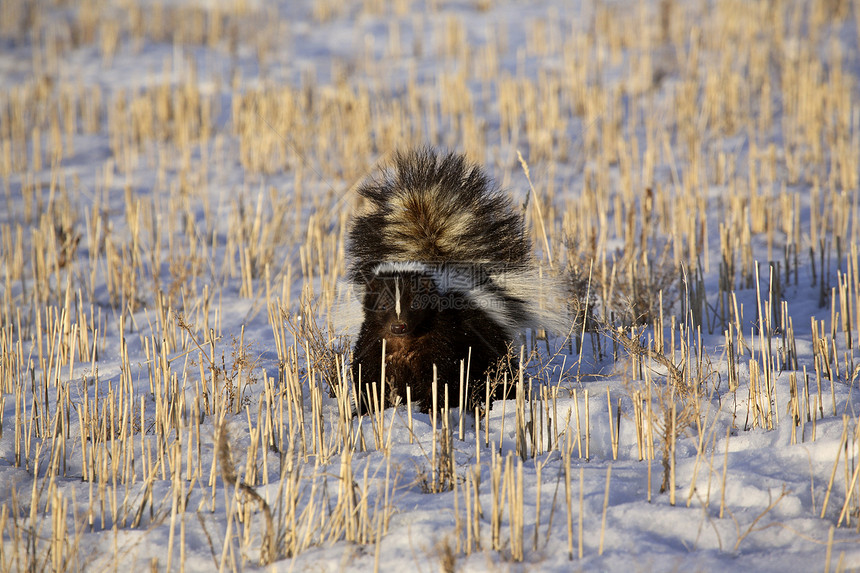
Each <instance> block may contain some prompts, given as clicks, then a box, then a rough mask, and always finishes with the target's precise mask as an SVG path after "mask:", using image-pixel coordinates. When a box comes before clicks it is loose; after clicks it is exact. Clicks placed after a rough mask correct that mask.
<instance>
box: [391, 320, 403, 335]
mask: <svg viewBox="0 0 860 573" xmlns="http://www.w3.org/2000/svg"><path fill="white" fill-rule="evenodd" d="M391 334H406V323H405V322H394V323H392V324H391Z"/></svg>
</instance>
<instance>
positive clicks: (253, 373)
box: [0, 0, 860, 572]
mask: <svg viewBox="0 0 860 573" xmlns="http://www.w3.org/2000/svg"><path fill="white" fill-rule="evenodd" d="M858 33H860V3H858V2H832V1H827V0H814V1H811V2H807V1H800V0H798V1H785V2H766V1H752V2H744V1H741V0H713V1H705V0H702V1H682V0H675V1H673V0H662V1H659V2H658V1H656V0H642V1H640V2H621V1H615V0H611V1H610V0H606V1H595V2H586V1H581V2H580V1H578V0H572V1H557V0H546V1H538V2H530V3H523V2H513V1H508V0H501V1H499V2H491V1H482V0H462V1H447V0H427V1H426V2H425V1H419V0H411V1H410V0H392V1H384V0H365V1H363V2H334V1H329V0H325V1H322V2H309V1H308V2H304V1H302V2H289V1H283V2H262V1H259V2H258V1H255V0H198V1H196V2H187V3H186V2H179V1H171V0H168V1H166V2H154V1H150V0H138V1H137V2H134V0H75V1H71V2H63V3H53V2H30V1H28V0H4V1H3V2H2V3H0V80H2V81H0V179H2V186H3V194H4V195H3V198H2V201H4V206H3V208H0V277H2V280H0V326H1V327H2V330H0V349H2V359H0V384H2V388H0V390H2V398H0V400H2V401H0V414H2V419H0V476H2V477H0V501H2V510H0V530H2V539H3V542H2V545H0V571H6V570H16V571H17V570H23V569H28V570H46V569H53V570H69V571H78V570H92V571H107V570H111V571H118V570H123V569H125V570H140V569H143V568H146V567H151V568H152V569H153V570H165V569H171V570H181V571H212V570H216V569H217V570H239V569H249V570H255V569H266V570H284V571H288V570H289V571H291V570H296V571H300V570H314V571H337V570H349V571H352V570H381V571H405V570H410V569H415V570H418V571H433V570H445V571H455V570H456V571H460V570H463V571H478V570H479V571H483V570H541V571H544V570H546V571H569V570H579V569H581V570H618V571H640V570H641V571H667V570H739V569H743V570H753V571H780V572H784V571H815V570H819V571H836V570H856V569H860V533H858V532H860V484H858V479H860V478H858V474H860V425H858V415H860V412H858V408H860V396H858V392H857V391H855V390H854V386H856V385H857V384H858V382H860V363H858V362H857V349H856V348H854V347H855V346H857V344H858V342H857V341H858V336H860V273H858V271H860V250H858V247H860V224H859V223H858V218H860V199H858V195H860V194H858V186H860V184H858V178H860V106H858V101H860V98H858V95H860V94H858V89H860V84H858V77H860V51H858V50H859V49H860V44H858ZM425 144H431V145H435V146H439V147H442V148H449V149H452V150H455V151H458V152H463V153H466V154H467V155H468V156H469V157H470V158H471V159H473V160H475V161H478V162H480V163H481V164H483V165H484V166H485V167H486V170H487V172H488V173H489V174H490V175H491V176H492V177H493V178H494V180H495V181H496V182H497V183H498V184H499V185H500V186H501V187H503V188H504V189H506V190H508V191H509V192H510V193H511V194H512V196H513V198H514V203H515V204H516V205H520V204H523V203H524V202H525V200H526V196H527V194H529V189H530V185H532V186H533V189H534V191H533V192H531V194H530V197H529V204H528V212H527V222H528V224H529V227H530V231H531V234H532V236H533V239H534V243H535V251H536V253H537V254H538V258H539V260H540V261H541V265H542V267H543V268H545V269H546V272H548V273H555V274H557V275H560V276H563V277H565V280H566V281H567V282H568V283H569V284H570V285H571V293H572V295H571V296H572V297H576V298H579V299H580V300H582V301H585V300H586V299H589V300H590V302H591V303H593V304H594V311H595V313H596V316H597V317H598V318H599V319H600V320H601V324H602V326H601V328H589V329H588V331H586V332H584V333H582V332H577V334H578V336H574V337H573V339H572V340H570V341H565V340H564V339H563V337H550V340H549V343H548V344H545V343H544V342H543V341H542V340H537V341H535V340H533V339H532V338H531V337H529V338H527V339H526V340H527V342H528V343H529V344H528V345H527V348H533V349H535V350H536V352H537V354H536V355H535V357H534V359H533V360H532V361H531V362H530V363H529V368H528V369H527V372H526V374H527V376H526V381H525V383H524V388H522V389H521V392H523V393H524V395H525V394H527V395H525V397H524V398H523V399H522V401H521V402H520V403H519V405H518V404H517V402H516V401H515V400H508V401H505V402H502V401H497V402H496V403H495V404H494V405H493V408H492V410H491V411H490V412H489V413H488V414H487V416H486V417H484V416H483V415H482V416H480V419H479V420H477V421H476V420H475V418H474V416H473V415H472V414H465V415H461V413H460V412H459V411H458V410H457V409H454V410H452V412H451V415H450V419H449V420H448V421H445V420H443V419H442V417H431V416H429V415H426V414H422V413H420V412H418V411H417V410H416V411H414V412H412V413H411V414H410V413H409V412H407V410H406V408H405V406H399V407H398V408H396V409H389V410H387V411H385V412H383V413H382V416H381V417H364V418H362V419H360V420H359V419H358V418H350V416H349V415H348V413H347V412H346V410H345V408H344V405H343V404H344V401H342V400H339V398H337V397H334V396H332V395H330V393H329V388H330V387H332V385H333V384H336V383H335V382H334V381H333V378H332V377H333V376H334V374H333V373H334V371H335V369H333V368H332V364H333V362H331V357H332V356H333V354H332V352H331V349H334V350H338V349H340V350H343V348H344V347H345V346H344V345H345V344H346V342H345V341H344V340H343V339H335V340H334V341H332V342H329V341H328V340H327V339H326V338H325V336H326V332H328V329H329V328H330V327H331V325H330V318H331V316H332V305H333V302H334V298H335V291H336V284H337V281H338V280H339V279H341V278H342V277H343V271H344V265H345V261H344V236H345V232H346V230H347V229H348V228H349V218H350V216H351V214H352V213H353V212H354V211H355V209H356V208H358V202H357V200H356V197H355V194H354V192H353V188H354V186H355V185H356V184H357V183H358V182H359V181H361V180H362V179H363V178H364V177H366V176H367V175H368V174H370V173H371V172H372V171H373V170H374V168H375V166H376V165H377V164H378V162H380V161H384V159H385V158H386V157H387V156H388V154H390V153H391V152H392V151H393V150H395V149H399V148H405V147H408V146H410V145H425ZM518 153H519V154H521V156H522V160H520V158H519V155H518ZM526 166H527V168H528V171H526ZM578 324H579V326H580V327H581V323H578ZM610 325H611V326H610ZM619 326H620V327H623V328H622V329H621V330H617V329H616V327H619ZM317 336H321V337H323V338H316V337H317ZM577 338H580V339H581V346H580V344H578V343H577V342H578V341H577V340H576V339H577ZM338 344H340V345H341V346H338ZM326 349H329V352H327V351H326ZM528 375H531V376H533V377H534V381H533V382H532V383H531V386H529V383H528ZM327 376H328V378H326V377H327ZM529 388H530V389H531V392H530V393H529V392H528V390H529ZM661 486H665V487H661ZM663 490H665V491H663Z"/></svg>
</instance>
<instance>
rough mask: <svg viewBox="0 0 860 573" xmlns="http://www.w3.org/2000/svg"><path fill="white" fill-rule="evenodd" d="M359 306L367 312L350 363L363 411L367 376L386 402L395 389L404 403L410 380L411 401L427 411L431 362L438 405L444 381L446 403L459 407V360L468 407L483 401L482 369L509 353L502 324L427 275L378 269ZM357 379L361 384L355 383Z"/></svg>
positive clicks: (392, 397)
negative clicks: (397, 305)
mask: <svg viewBox="0 0 860 573" xmlns="http://www.w3.org/2000/svg"><path fill="white" fill-rule="evenodd" d="M396 294H399V295H400V304H401V313H400V316H399V317H398V316H397V314H396V312H395V303H396ZM364 307H365V314H364V316H365V319H364V323H363V324H362V326H361V332H360V333H359V336H358V340H357V341H356V343H355V351H354V355H353V362H352V376H353V380H354V381H355V383H356V391H357V395H358V396H360V400H359V411H360V412H361V413H366V412H367V411H368V404H370V397H371V396H372V392H370V388H371V383H376V388H377V393H379V392H382V394H383V396H382V400H383V404H384V406H386V407H387V406H391V405H392V404H393V403H394V401H395V397H397V396H399V397H400V400H401V403H405V402H406V386H407V385H409V386H411V392H412V399H413V401H415V402H417V403H418V405H419V407H420V409H421V411H423V412H427V411H429V410H430V408H431V407H432V382H433V365H434V364H435V365H436V380H437V400H438V404H437V406H438V407H440V408H441V407H442V406H444V405H445V391H444V388H445V384H446V383H447V385H448V405H449V406H450V407H451V408H456V407H460V406H461V404H460V380H461V376H460V368H461V367H460V361H461V360H462V361H463V381H464V383H465V381H466V380H467V378H466V375H467V373H468V386H467V387H464V390H467V395H466V407H467V408H468V410H469V411H474V409H475V407H479V408H483V406H484V401H485V397H486V386H485V384H486V373H487V371H488V370H490V371H493V370H494V369H495V367H496V365H497V362H498V360H499V358H500V357H502V356H504V355H505V354H506V353H507V343H508V340H507V336H506V333H505V330H504V329H503V328H501V327H500V326H499V325H498V324H496V323H495V322H493V321H492V320H491V319H489V318H488V316H487V314H486V313H485V312H483V311H482V310H481V309H480V308H477V307H476V305H474V304H473V303H472V302H471V301H470V300H469V299H468V297H466V296H465V295H463V294H462V293H456V292H452V293H442V292H440V290H439V289H438V288H437V287H436V284H435V282H434V280H433V278H432V277H430V276H428V275H427V274H422V273H413V272H392V273H384V274H379V275H376V276H374V277H373V278H371V279H370V280H369V281H368V283H367V290H366V292H365V297H364ZM383 339H385V341H386V348H385V357H386V360H385V378H386V384H385V385H384V390H383V389H382V388H383V386H382V385H381V384H380V380H381V374H382V372H381V366H382V362H381V361H382V340H383ZM470 348H471V357H470V356H469V349H470ZM359 379H360V380H361V386H358V380H359ZM377 396H379V394H377ZM491 398H492V396H491ZM378 399H379V398H377V400H378ZM377 403H378V402H377Z"/></svg>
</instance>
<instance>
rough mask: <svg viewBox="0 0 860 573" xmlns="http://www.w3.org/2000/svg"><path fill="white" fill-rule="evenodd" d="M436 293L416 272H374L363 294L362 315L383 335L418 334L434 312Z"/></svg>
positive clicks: (424, 276) (425, 278)
mask: <svg viewBox="0 0 860 573" xmlns="http://www.w3.org/2000/svg"><path fill="white" fill-rule="evenodd" d="M438 297H439V293H438V290H437V289H436V286H435V285H434V283H433V280H432V279H431V278H430V277H428V276H426V275H422V274H420V273H402V272H389V273H380V274H376V275H375V276H374V277H373V278H372V279H371V280H370V281H368V283H367V288H366V291H365V295H364V308H365V313H366V315H365V316H366V318H367V319H370V320H371V321H372V322H374V323H375V324H376V332H377V333H378V334H379V335H381V336H382V337H384V338H390V337H405V336H420V335H421V334H424V333H426V332H427V331H429V329H430V327H431V325H432V322H433V316H434V314H437V313H438V305H437V304H436V302H437V301H438Z"/></svg>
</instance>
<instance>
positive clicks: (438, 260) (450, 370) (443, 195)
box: [347, 149, 559, 413]
mask: <svg viewBox="0 0 860 573" xmlns="http://www.w3.org/2000/svg"><path fill="white" fill-rule="evenodd" d="M358 193H359V195H360V196H362V197H364V198H366V199H368V200H369V203H370V204H369V208H368V209H367V210H366V211H365V212H364V213H363V214H361V215H359V216H357V217H356V218H355V219H354V221H353V225H352V229H351V231H350V234H349V238H348V242H347V257H348V260H349V261H351V262H350V266H349V268H348V275H347V276H348V280H349V282H350V283H351V285H352V287H353V288H354V290H355V293H356V294H357V296H358V297H359V298H360V299H361V303H362V307H363V308H362V319H363V321H362V324H361V328H360V331H359V334H358V338H357V339H356V342H355V346H354V348H353V358H352V365H351V374H352V378H353V384H354V385H355V391H356V396H357V397H358V409H359V412H360V413H365V412H367V411H368V409H369V408H368V405H369V404H370V403H371V402H370V400H371V399H373V392H372V391H371V388H372V385H373V384H374V383H375V385H376V388H377V390H376V392H377V394H376V396H377V397H376V400H377V401H376V402H374V403H375V404H379V403H382V404H383V405H384V406H390V405H393V404H394V403H395V401H396V400H397V398H399V399H400V401H401V402H402V403H405V402H406V387H407V386H409V387H411V397H412V400H413V401H414V402H417V403H418V404H419V406H420V408H421V410H422V411H424V412H427V411H429V409H430V408H431V407H432V381H433V376H434V366H435V373H436V380H437V388H438V404H437V406H438V407H441V406H443V405H444V404H445V394H444V390H443V389H444V387H445V386H444V385H445V384H447V385H448V395H447V400H448V404H449V406H450V407H452V408H454V407H460V406H461V403H460V396H461V388H460V385H461V380H463V382H464V384H465V385H467V387H468V391H467V392H466V395H465V406H466V407H467V408H468V409H469V411H473V410H474V408H475V407H482V406H483V405H484V401H485V396H486V394H487V390H486V377H487V373H488V371H493V369H494V368H496V367H497V365H498V364H499V362H500V359H502V358H503V357H505V356H506V355H507V354H508V349H509V345H510V344H511V342H512V341H513V339H514V337H515V336H516V334H517V333H518V332H520V331H521V330H523V329H525V328H530V327H537V326H544V327H553V326H557V325H558V324H559V320H558V315H556V316H552V315H550V314H549V313H548V312H546V311H542V310H540V309H539V306H540V304H539V301H540V300H544V301H545V300H548V297H546V296H545V295H546V293H545V292H544V293H542V290H546V289H543V287H544V286H546V285H550V283H548V282H547V281H543V280H542V279H541V278H540V276H539V274H538V271H537V269H536V267H535V265H534V263H533V261H532V256H531V245H530V242H529V238H528V235H527V234H526V231H525V224H524V220H523V216H522V215H521V214H519V213H517V212H516V211H514V209H513V207H512V205H511V201H510V199H509V198H508V197H507V196H506V195H504V194H502V193H501V192H500V191H498V190H497V189H496V188H494V187H493V186H492V185H491V182H490V180H489V178H488V177H487V176H486V175H485V174H484V173H483V171H482V170H481V169H480V167H478V166H477V165H474V164H472V163H470V162H468V161H467V160H466V159H465V158H464V157H463V156H462V155H456V154H453V153H449V154H446V155H440V154H438V153H437V152H436V151H434V150H433V149H418V150H412V151H408V152H405V153H398V154H396V155H395V156H394V159H393V162H392V164H391V165H390V166H388V167H387V168H383V170H382V171H381V173H380V174H379V175H377V176H376V177H372V178H370V179H369V180H368V181H366V182H364V183H363V184H362V185H361V186H360V187H359V189H358ZM547 288H548V289H549V290H552V286H551V285H550V286H547ZM383 344H384V346H383ZM383 348H384V352H385V359H384V365H383ZM461 362H462V364H461Z"/></svg>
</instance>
